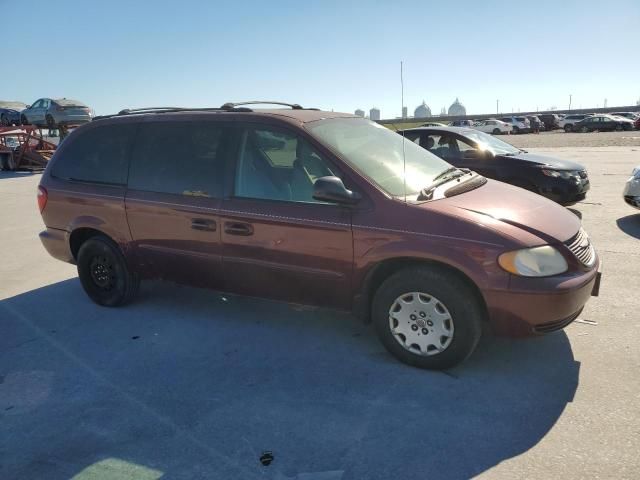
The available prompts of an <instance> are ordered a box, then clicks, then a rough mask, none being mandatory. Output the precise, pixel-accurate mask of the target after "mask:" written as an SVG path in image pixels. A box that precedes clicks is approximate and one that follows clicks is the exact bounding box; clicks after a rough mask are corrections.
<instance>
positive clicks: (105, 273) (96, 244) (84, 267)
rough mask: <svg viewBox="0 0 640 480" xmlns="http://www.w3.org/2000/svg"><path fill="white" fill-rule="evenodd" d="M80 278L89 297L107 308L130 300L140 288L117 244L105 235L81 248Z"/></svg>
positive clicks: (84, 244)
mask: <svg viewBox="0 0 640 480" xmlns="http://www.w3.org/2000/svg"><path fill="white" fill-rule="evenodd" d="M78 276H79V277H80V282H81V283H82V287H83V288H84V291H85V292H86V293H87V295H88V296H89V298H91V300H93V301H94V302H95V303H97V304H98V305H103V306H105V307H116V306H119V305H124V304H125V303H127V302H129V301H131V299H133V297H134V296H135V294H136V293H137V291H138V287H139V285H140V279H139V278H138V276H137V275H135V274H134V273H132V272H131V271H130V270H129V268H128V267H127V264H126V261H125V258H124V255H122V252H121V251H120V248H119V247H118V245H116V244H115V243H114V242H113V241H112V240H111V239H109V238H107V237H105V236H102V235H99V236H95V237H91V238H90V239H89V240H87V241H86V242H84V243H83V244H82V246H81V247H80V251H79V252H78Z"/></svg>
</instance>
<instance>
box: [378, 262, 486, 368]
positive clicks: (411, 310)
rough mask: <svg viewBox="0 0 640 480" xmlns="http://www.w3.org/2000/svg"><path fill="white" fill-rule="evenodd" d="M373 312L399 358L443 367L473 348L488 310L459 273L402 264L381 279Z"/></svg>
mask: <svg viewBox="0 0 640 480" xmlns="http://www.w3.org/2000/svg"><path fill="white" fill-rule="evenodd" d="M372 316H373V323H374V325H375V328H376V331H377V333H378V337H379V338H380V341H381V342H382V344H383V345H384V346H385V348H386V349H387V350H388V351H389V352H390V353H391V354H392V355H394V356H395V357H396V358H397V359H398V360H400V361H401V362H404V363H406V364H408V365H413V366H415V367H419V368H428V369H445V368H450V367H453V366H454V365H456V364H458V363H460V362H462V361H463V360H465V359H466V358H467V357H469V356H470V355H471V354H472V353H473V351H474V350H475V348H476V346H477V344H478V341H479V339H480V335H481V332H482V330H481V322H482V319H483V318H484V310H483V307H482V305H481V303H480V301H479V300H478V298H477V294H476V293H475V292H474V290H473V289H472V288H471V287H470V286H469V285H468V284H467V283H466V282H465V281H463V280H462V279H461V278H459V277H458V276H457V275H455V274H452V273H450V272H448V271H447V270H444V269H442V268H438V267H418V268H408V269H405V270H401V271H400V272H398V273H395V274H393V275H391V276H390V277H389V278H387V279H386V280H385V281H384V282H383V283H382V285H381V286H380V288H379V289H378V291H377V292H376V294H375V297H374V299H373V305H372Z"/></svg>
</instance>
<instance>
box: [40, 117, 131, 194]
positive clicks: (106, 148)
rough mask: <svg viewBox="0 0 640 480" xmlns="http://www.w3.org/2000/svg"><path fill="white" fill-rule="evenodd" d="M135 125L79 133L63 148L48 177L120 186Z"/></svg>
mask: <svg viewBox="0 0 640 480" xmlns="http://www.w3.org/2000/svg"><path fill="white" fill-rule="evenodd" d="M134 133H135V126H134V125H132V124H128V125H105V126H104V127H98V128H92V129H91V130H88V131H87V132H84V133H80V132H78V136H77V137H75V138H73V137H70V138H69V140H72V141H71V142H70V143H69V144H68V145H65V148H64V150H62V151H61V152H60V153H61V156H59V157H57V158H56V160H55V162H54V164H53V168H52V170H51V174H52V175H53V176H54V177H58V178H63V179H67V180H78V181H86V182H95V183H106V184H116V185H124V184H125V183H126V178H127V162H128V160H127V156H128V154H129V150H130V146H131V141H132V139H133V134H134Z"/></svg>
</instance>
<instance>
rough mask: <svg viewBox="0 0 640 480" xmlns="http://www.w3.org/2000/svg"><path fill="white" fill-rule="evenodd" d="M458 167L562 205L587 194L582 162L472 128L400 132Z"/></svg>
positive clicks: (586, 179) (443, 128)
mask: <svg viewBox="0 0 640 480" xmlns="http://www.w3.org/2000/svg"><path fill="white" fill-rule="evenodd" d="M398 133H400V134H401V135H404V136H405V137H406V138H407V140H410V141H412V142H415V143H417V144H418V145H420V146H421V147H423V148H425V149H427V150H429V151H430V152H431V153H433V154H434V155H437V156H438V157H440V158H442V159H444V160H446V161H447V162H449V163H451V164H452V165H453V166H455V167H458V168H468V169H470V170H474V171H476V172H478V173H480V174H481V175H484V176H485V177H487V178H493V179H495V180H499V181H501V182H505V183H510V184H512V185H516V186H518V187H522V188H525V189H527V190H530V191H532V192H536V193H538V194H540V195H543V196H545V197H547V198H549V199H551V200H553V201H555V202H557V203H560V204H562V205H572V204H574V203H576V202H578V201H580V200H583V199H584V198H585V197H586V194H587V190H589V177H588V176H587V171H586V170H585V168H584V167H583V166H582V165H580V164H579V163H575V162H570V161H568V160H561V159H559V158H553V157H544V156H541V155H534V154H531V153H528V152H527V151H525V150H520V149H518V148H515V147H513V146H512V145H510V144H508V143H506V142H503V141H502V140H499V139H497V138H495V137H493V136H491V135H487V134H486V133H482V132H478V131H477V130H472V129H469V128H456V127H441V128H435V127H421V128H412V129H409V130H404V131H400V132H398Z"/></svg>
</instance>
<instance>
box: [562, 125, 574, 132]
mask: <svg viewBox="0 0 640 480" xmlns="http://www.w3.org/2000/svg"><path fill="white" fill-rule="evenodd" d="M564 131H565V132H567V133H569V132H572V131H573V125H565V126H564Z"/></svg>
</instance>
